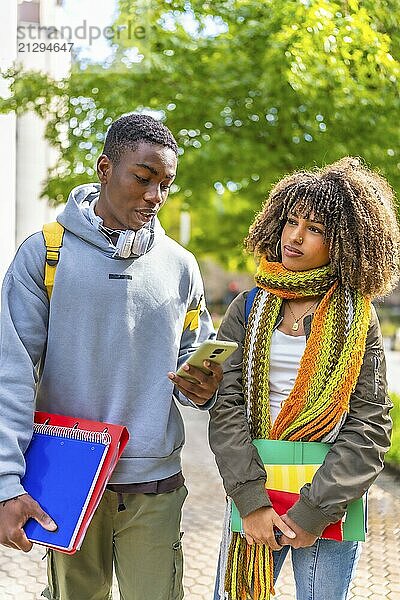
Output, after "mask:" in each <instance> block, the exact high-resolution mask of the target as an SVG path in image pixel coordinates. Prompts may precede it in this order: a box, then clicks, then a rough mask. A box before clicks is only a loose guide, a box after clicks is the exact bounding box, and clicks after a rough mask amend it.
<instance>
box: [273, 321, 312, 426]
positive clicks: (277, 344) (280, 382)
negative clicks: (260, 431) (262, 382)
mask: <svg viewBox="0 0 400 600" xmlns="http://www.w3.org/2000/svg"><path fill="white" fill-rule="evenodd" d="M305 347H306V336H305V335H298V336H294V335H288V334H287V333H282V331H279V329H275V330H274V332H273V334H272V339H271V353H270V371H269V400H270V409H271V421H272V423H273V422H274V421H275V419H276V417H277V416H278V414H279V411H280V410H281V408H282V406H283V403H284V402H285V400H286V399H287V397H288V396H289V394H290V392H291V391H292V388H293V386H294V382H295V380H296V377H297V372H298V370H299V366H300V360H301V357H302V356H303V353H304V350H305Z"/></svg>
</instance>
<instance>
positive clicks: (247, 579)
mask: <svg viewBox="0 0 400 600" xmlns="http://www.w3.org/2000/svg"><path fill="white" fill-rule="evenodd" d="M273 577H274V575H273V559H272V551H271V549H270V548H269V547H268V546H264V545H260V544H253V545H251V546H250V545H249V544H248V543H247V541H246V538H245V537H244V536H243V535H241V534H240V533H233V534H232V541H231V544H230V547H229V554H228V561H227V565H226V573H225V591H226V593H227V594H228V598H229V600H269V598H270V596H271V594H272V595H274V594H275V590H274V587H273V582H274V580H273Z"/></svg>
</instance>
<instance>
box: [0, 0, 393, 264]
mask: <svg viewBox="0 0 400 600" xmlns="http://www.w3.org/2000/svg"><path fill="white" fill-rule="evenodd" d="M399 21H400V14H399V11H398V2H397V0H363V1H362V2H359V1H358V0H338V1H335V2H332V1H327V0H265V1H264V2H258V1H254V0H214V1H213V2H200V1H199V0H191V1H190V2H189V1H177V0H169V1H159V0H148V1H144V0H137V1H132V0H120V1H119V3H118V12H117V15H116V19H115V23H114V24H113V27H114V28H116V27H117V26H120V27H125V28H127V27H128V26H129V27H130V35H128V31H127V29H126V30H125V32H126V35H123V33H124V30H123V29H121V34H120V35H119V38H120V39H117V36H114V37H113V39H112V40H110V44H111V46H112V53H111V54H110V57H109V58H108V59H107V61H105V62H103V63H100V64H99V63H95V62H93V61H91V60H88V59H87V58H85V59H80V58H79V56H77V57H75V60H74V62H73V65H72V69H71V73H70V75H69V76H68V77H67V78H65V79H62V80H53V79H51V78H50V77H48V76H47V75H45V74H44V73H38V72H34V71H31V72H23V71H21V68H20V67H18V66H16V67H15V68H12V69H10V70H9V71H8V72H7V73H6V74H5V76H6V77H7V79H8V81H9V83H10V84H11V96H10V97H9V98H8V99H6V100H3V101H2V102H1V104H0V109H1V110H2V111H8V110H15V111H17V113H21V112H24V111H26V110H28V109H29V110H34V111H36V112H37V113H38V114H39V115H41V116H43V117H44V118H45V119H46V121H47V131H46V135H47V138H48V140H49V141H50V143H51V144H52V145H54V146H55V147H56V148H57V150H58V151H59V159H58V161H57V163H56V165H55V166H54V167H53V168H51V169H50V171H49V173H48V178H47V181H46V182H45V183H44V185H43V196H44V197H46V198H48V199H49V200H50V202H52V203H56V204H57V203H62V202H65V201H66V198H67V196H68V193H69V191H70V189H71V188H72V187H73V186H75V185H77V184H80V183H83V182H86V181H91V180H93V178H94V177H95V173H94V170H93V166H94V163H95V160H96V158H97V156H98V154H99V153H100V151H101V148H102V142H103V140H104V135H105V132H106V130H107V127H108V125H109V124H110V122H111V120H112V119H114V118H116V117H118V116H119V115H121V114H123V113H126V112H129V111H134V110H139V111H141V110H151V111H156V113H157V114H158V115H159V116H160V117H161V118H162V119H164V120H165V122H166V123H167V125H168V126H169V127H170V128H171V130H172V131H173V132H174V134H175V135H176V137H177V140H178V143H179V145H180V147H181V153H182V159H181V162H180V167H179V174H178V178H177V182H176V185H175V186H174V189H173V193H172V194H171V197H170V200H169V204H168V207H167V208H166V209H165V210H164V211H163V214H162V217H161V218H162V220H163V223H164V225H165V226H166V227H167V229H168V231H169V233H170V234H171V235H172V236H173V237H175V238H179V235H180V233H179V232H180V223H181V214H182V212H186V211H190V216H191V232H190V240H189V242H188V244H187V245H188V248H189V249H190V250H192V251H193V252H195V253H196V255H197V256H198V257H200V258H205V257H212V258H213V259H214V260H216V261H219V262H220V263H221V264H223V265H224V267H225V268H226V269H230V270H232V269H237V268H240V269H243V268H246V267H249V268H250V269H251V268H252V261H250V262H249V261H248V259H247V261H246V258H245V257H244V255H243V252H242V248H241V241H242V239H243V237H244V236H245V234H246V232H247V229H248V225H249V223H250V222H251V221H252V219H253V217H254V214H255V213H256V212H257V211H258V210H259V209H260V206H261V204H262V202H263V199H264V198H265V195H266V193H267V192H268V189H269V187H270V185H271V183H272V182H274V181H276V180H277V179H279V178H280V177H281V176H282V175H283V174H284V173H286V172H288V171H290V170H293V169H295V168H296V169H298V168H302V167H306V168H308V167H312V166H313V165H321V164H323V163H329V162H331V161H333V160H335V159H337V158H339V157H341V156H343V155H346V154H352V155H360V156H362V157H363V158H364V159H365V160H366V161H367V162H368V163H370V164H371V165H372V166H373V167H375V168H378V169H380V170H381V172H382V173H383V174H384V175H385V176H387V177H388V179H389V181H390V182H391V184H392V185H393V187H394V188H395V189H396V190H398V189H399V186H400V156H399V131H400V130H399V126H398V121H399V74H400V69H399V50H400V38H399V34H398V32H399ZM138 26H140V27H142V29H141V30H140V32H139V31H138V29H137V27H138ZM135 31H136V33H135Z"/></svg>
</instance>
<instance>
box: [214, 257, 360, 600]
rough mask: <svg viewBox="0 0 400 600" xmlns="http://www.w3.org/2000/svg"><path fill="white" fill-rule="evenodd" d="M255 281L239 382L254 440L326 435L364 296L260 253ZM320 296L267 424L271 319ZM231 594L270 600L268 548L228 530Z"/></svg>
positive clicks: (346, 395)
mask: <svg viewBox="0 0 400 600" xmlns="http://www.w3.org/2000/svg"><path fill="white" fill-rule="evenodd" d="M255 280H256V283H257V285H258V286H259V287H260V288H262V289H261V290H260V292H259V293H258V294H257V296H256V298H255V301H254V304H253V306H252V310H251V312H250V316H249V322H248V325H247V330H246V339H245V345H244V358H243V386H244V394H245V398H246V401H247V415H248V420H249V426H250V432H251V436H252V438H253V439H256V438H263V439H279V440H293V441H295V440H302V441H312V440H315V441H321V440H322V439H323V440H324V441H328V439H329V432H332V431H333V430H334V429H335V427H336V428H337V427H338V426H340V422H341V420H342V418H343V417H344V415H345V413H346V412H348V410H349V402H350V396H351V393H352V392H353V390H354V387H355V385H356V383H357V379H358V376H359V373H360V369H361V365H362V361H363V356H364V352H365V341H366V337H367V331H368V326H369V321H370V310H371V308H370V300H369V299H367V298H365V297H363V296H362V295H361V294H360V293H359V292H357V291H355V292H354V291H350V290H348V289H345V288H344V287H343V286H341V285H340V284H339V282H338V281H337V280H335V278H333V277H332V275H331V274H330V273H329V267H321V268H318V269H313V270H310V271H300V272H295V271H288V270H287V269H285V267H283V265H282V264H281V263H271V262H268V261H266V260H265V259H262V260H261V262H260V265H259V268H258V270H257V273H256V276H255ZM317 295H323V298H322V301H321V302H320V304H319V305H318V308H317V309H316V311H315V314H314V318H313V321H312V327H311V333H310V336H309V338H308V340H307V344H306V348H305V351H304V354H303V356H302V359H301V361H300V368H299V371H298V375H297V378H296V381H295V384H294V387H293V389H292V391H291V393H290V394H289V396H288V398H287V400H286V401H285V403H284V405H283V408H282V410H281V411H280V413H279V415H278V417H277V418H276V420H275V422H274V424H273V426H272V425H271V415H270V404H269V359H270V345H271V336H272V332H273V328H274V324H275V322H276V320H277V317H278V315H279V312H280V310H281V306H282V302H283V300H284V299H295V298H304V297H307V296H317ZM225 590H226V592H227V594H226V597H227V598H229V600H247V599H248V598H254V600H268V599H269V598H270V593H274V592H273V564H272V552H271V551H270V549H269V548H268V546H262V545H257V544H255V545H253V546H251V547H250V546H248V545H247V542H246V539H245V538H244V537H243V536H241V535H240V534H238V533H233V534H232V538H231V543H230V547H229V553H228V559H227V568H226V576H225Z"/></svg>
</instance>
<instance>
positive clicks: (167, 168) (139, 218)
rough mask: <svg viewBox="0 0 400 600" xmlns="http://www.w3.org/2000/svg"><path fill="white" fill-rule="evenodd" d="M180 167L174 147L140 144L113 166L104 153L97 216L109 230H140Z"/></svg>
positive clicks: (152, 214) (99, 174)
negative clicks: (178, 166) (172, 148)
mask: <svg viewBox="0 0 400 600" xmlns="http://www.w3.org/2000/svg"><path fill="white" fill-rule="evenodd" d="M176 168H177V158H176V154H175V152H174V151H173V150H171V148H167V147H165V146H158V145H154V144H149V143H147V142H140V144H139V146H138V148H137V150H126V151H125V152H124V153H123V154H122V156H121V158H120V160H119V162H118V163H117V164H113V163H112V162H111V161H110V159H109V158H108V157H107V156H106V155H105V154H102V155H101V156H100V157H99V159H98V161H97V174H98V177H99V180H100V183H101V184H102V186H101V192H100V197H99V200H98V203H97V205H96V213H97V214H98V215H99V217H101V218H102V219H103V223H104V225H105V226H106V227H109V228H110V229H132V230H134V231H137V230H138V229H140V228H141V227H143V225H146V223H148V222H149V221H150V220H151V218H152V217H153V216H154V215H156V214H157V213H158V211H159V210H160V208H161V207H162V205H163V204H164V202H165V201H166V199H167V197H168V193H169V188H170V186H171V184H172V182H173V180H174V178H175V175H176Z"/></svg>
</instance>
